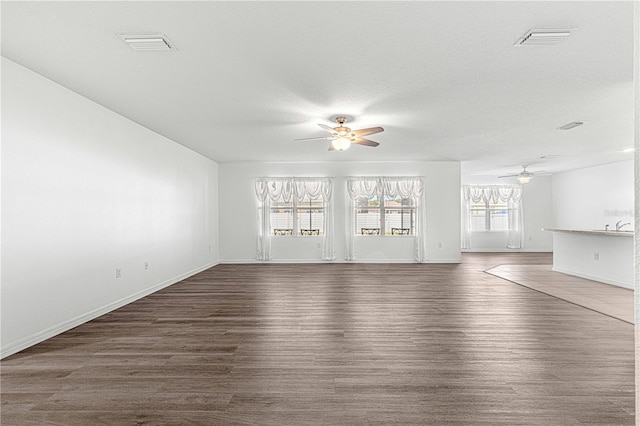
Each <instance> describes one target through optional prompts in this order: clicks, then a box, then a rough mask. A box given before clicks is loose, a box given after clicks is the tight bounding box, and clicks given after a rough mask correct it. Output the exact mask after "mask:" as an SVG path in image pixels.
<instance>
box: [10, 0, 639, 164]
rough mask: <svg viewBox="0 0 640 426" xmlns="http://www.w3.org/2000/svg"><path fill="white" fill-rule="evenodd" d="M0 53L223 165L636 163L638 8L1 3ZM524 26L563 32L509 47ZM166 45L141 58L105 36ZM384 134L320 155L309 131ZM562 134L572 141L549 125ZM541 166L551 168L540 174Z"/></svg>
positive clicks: (320, 146) (323, 146)
mask: <svg viewBox="0 0 640 426" xmlns="http://www.w3.org/2000/svg"><path fill="white" fill-rule="evenodd" d="M1 17H2V55H3V56H6V57H7V58H9V59H11V60H13V61H15V62H18V63H20V64H22V65H24V66H26V67H28V68H30V69H32V70H34V71H36V72H38V73H40V74H42V75H44V76H46V77H48V78H50V79H52V80H54V81H56V82H58V83H60V84H62V85H64V86H66V87H68V88H70V89H72V90H74V91H76V92H78V93H80V94H82V95H84V96H86V97H87V98H90V99H92V100H94V101H96V102H98V103H99V104H102V105H104V106H106V107H108V108H110V109H112V110H113V111H116V112H118V113H120V114H122V115H123V116H125V117H128V118H130V119H132V120H134V121H136V122H138V123H140V124H142V125H144V126H146V127H148V128H150V129H152V130H154V131H156V132H158V133H160V134H162V135H164V136H167V137H169V138H171V139H173V140H174V141H176V142H178V143H180V144H182V145H185V146H187V147H189V148H191V149H193V150H194V151H197V152H199V153H201V154H203V155H205V156H207V157H209V158H211V159H213V160H215V161H218V162H223V163H224V162H239V161H344V160H347V161H404V160H457V161H461V162H462V164H463V171H464V172H465V173H466V174H486V175H492V174H493V175H499V174H505V173H514V172H517V171H519V165H520V164H523V163H534V164H533V165H532V166H531V167H530V170H533V171H536V170H540V169H545V170H546V171H550V172H558V171H563V170H570V169H573V168H578V167H585V166H588V165H594V164H602V163H606V162H612V161H619V160H625V159H631V158H632V154H628V153H627V154H624V153H621V152H620V151H621V150H622V149H624V148H628V147H631V146H632V145H633V62H632V60H633V3H632V2H631V1H627V2H578V1H570V2H551V1H549V2H528V1H527V2H437V1H431V2H207V1H199V2H183V1H166V2H148V1H142V2H56V1H46V2H7V1H3V2H2V15H1ZM531 28H554V29H556V28H557V29H560V28H569V29H575V31H574V33H573V34H572V36H571V37H570V38H569V39H567V40H566V41H564V42H562V43H561V44H559V45H555V46H529V47H514V46H513V43H514V42H515V41H516V40H517V39H518V38H519V37H520V36H522V35H523V34H524V33H525V32H526V31H527V30H529V29H531ZM123 32H124V33H130V32H151V33H164V34H166V35H167V37H168V38H169V39H170V40H171V41H172V42H173V43H174V44H175V46H176V47H177V50H176V51H172V52H153V53H150V52H136V51H134V50H132V49H130V48H129V47H128V46H127V45H126V44H125V43H124V42H123V41H122V40H121V39H120V38H119V37H118V36H116V34H117V33H123ZM337 114H347V115H351V116H353V117H354V121H353V122H352V123H351V124H352V126H351V127H353V128H362V127H371V126H383V127H384V128H385V132H384V133H381V134H379V135H375V136H371V139H373V140H376V141H378V142H380V143H381V146H380V147H378V148H369V147H362V146H354V147H352V148H351V149H349V150H348V151H345V152H343V153H338V152H328V151H327V147H328V142H322V141H308V142H294V141H293V139H294V138H304V137H313V136H324V135H326V134H325V133H324V132H323V131H322V130H321V129H320V128H319V127H318V126H317V123H324V124H329V125H330V124H332V123H331V122H330V121H329V118H330V117H332V116H335V115H337ZM572 121H584V122H585V124H584V125H583V126H581V127H578V128H576V129H574V130H569V131H561V130H557V129H556V128H557V127H559V126H561V125H564V124H566V123H569V122H572ZM543 155H559V157H556V158H554V159H552V160H541V159H540V157H541V156H543Z"/></svg>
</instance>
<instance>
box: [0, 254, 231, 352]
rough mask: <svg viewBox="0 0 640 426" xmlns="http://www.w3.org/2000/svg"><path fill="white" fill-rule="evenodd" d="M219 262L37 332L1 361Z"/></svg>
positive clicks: (9, 347)
mask: <svg viewBox="0 0 640 426" xmlns="http://www.w3.org/2000/svg"><path fill="white" fill-rule="evenodd" d="M218 264H219V262H217V261H216V262H211V263H207V264H206V265H203V266H200V267H198V268H195V269H192V270H191V271H189V272H185V273H184V274H180V275H178V276H176V277H173V278H171V279H168V280H166V281H163V282H161V283H158V284H156V285H154V286H151V287H149V288H146V289H144V290H141V291H138V292H136V293H134V294H132V295H130V296H127V297H124V298H122V299H119V300H116V301H115V302H112V303H108V304H106V305H104V306H102V307H100V308H97V309H93V310H91V311H89V312H87V313H85V314H82V315H79V316H77V317H75V318H72V319H70V320H67V321H63V322H61V323H59V324H57V325H54V326H52V327H49V328H47V329H45V330H42V331H40V332H37V333H35V334H32V335H30V336H27V337H24V338H22V339H20V340H18V341H16V342H12V343H9V344H8V345H6V346H4V347H2V349H0V359H3V358H6V357H8V356H11V355H13V354H16V353H18V352H20V351H22V350H25V349H27V348H29V347H31V346H33V345H36V344H38V343H40V342H43V341H45V340H47V339H50V338H52V337H54V336H57V335H58V334H60V333H64V332H65V331H68V330H71V329H72V328H74V327H77V326H79V325H81V324H84V323H86V322H88V321H91V320H93V319H96V318H98V317H100V316H102V315H104V314H107V313H109V312H111V311H114V310H116V309H118V308H121V307H123V306H125V305H128V304H129V303H131V302H135V301H136V300H138V299H142V298H143V297H146V296H148V295H150V294H152V293H155V292H156V291H158V290H162V289H163V288H165V287H169V286H170V285H173V284H175V283H177V282H180V281H182V280H184V279H186V278H189V277H191V276H193V275H195V274H197V273H199V272H202V271H204V270H206V269H209V268H212V267H214V266H216V265H218Z"/></svg>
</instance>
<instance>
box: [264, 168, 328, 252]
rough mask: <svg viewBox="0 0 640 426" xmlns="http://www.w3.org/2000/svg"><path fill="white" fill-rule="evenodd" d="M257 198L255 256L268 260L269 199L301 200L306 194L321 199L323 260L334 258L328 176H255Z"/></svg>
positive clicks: (269, 246) (269, 235) (269, 250)
mask: <svg viewBox="0 0 640 426" xmlns="http://www.w3.org/2000/svg"><path fill="white" fill-rule="evenodd" d="M255 191H256V197H257V199H258V240H257V243H256V259H258V260H271V217H270V212H271V201H277V200H282V201H283V202H285V203H288V202H289V201H291V199H292V197H295V198H296V200H297V201H298V202H301V201H302V200H303V199H304V198H305V197H309V198H310V199H312V200H318V199H321V200H322V207H323V209H324V219H323V221H324V222H323V224H324V235H323V238H322V260H334V259H335V257H336V255H335V244H334V238H333V232H334V231H333V197H332V195H333V194H332V192H333V182H332V180H331V179H330V178H290V177H287V178H257V179H256V182H255Z"/></svg>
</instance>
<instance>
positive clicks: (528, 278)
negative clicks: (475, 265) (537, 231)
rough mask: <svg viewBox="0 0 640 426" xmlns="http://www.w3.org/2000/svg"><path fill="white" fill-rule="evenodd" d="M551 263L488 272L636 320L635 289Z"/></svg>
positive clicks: (516, 266)
mask: <svg viewBox="0 0 640 426" xmlns="http://www.w3.org/2000/svg"><path fill="white" fill-rule="evenodd" d="M551 267H552V265H500V266H496V267H495V268H491V269H488V270H487V271H485V272H487V273H489V274H491V275H494V276H496V277H499V278H503V279H505V280H508V281H511V282H513V283H516V284H519V285H522V286H525V287H529V288H531V289H533V290H536V291H539V292H541V293H545V294H548V295H549V296H553V297H556V298H558V299H562V300H565V301H567V302H570V303H573V304H575V305H579V306H582V307H584V308H586V309H591V310H593V311H596V312H599V313H601V314H604V315H608V316H610V317H613V318H617V319H619V320H621V321H625V322H628V323H630V324H633V323H634V319H633V290H628V289H626V288H622V287H616V286H613V285H609V284H603V283H599V282H596V281H591V280H587V279H584V278H579V277H574V276H571V275H566V274H562V273H560V272H554V271H552V270H551Z"/></svg>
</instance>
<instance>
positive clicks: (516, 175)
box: [498, 174, 520, 178]
mask: <svg viewBox="0 0 640 426" xmlns="http://www.w3.org/2000/svg"><path fill="white" fill-rule="evenodd" d="M518 176H520V175H519V174H515V175H504V176H498V177H499V178H506V177H518Z"/></svg>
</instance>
